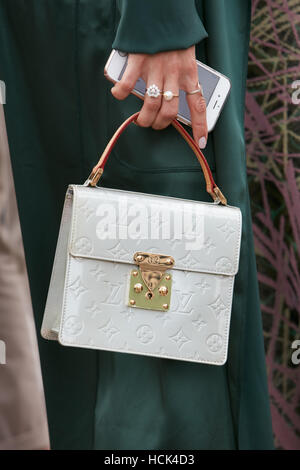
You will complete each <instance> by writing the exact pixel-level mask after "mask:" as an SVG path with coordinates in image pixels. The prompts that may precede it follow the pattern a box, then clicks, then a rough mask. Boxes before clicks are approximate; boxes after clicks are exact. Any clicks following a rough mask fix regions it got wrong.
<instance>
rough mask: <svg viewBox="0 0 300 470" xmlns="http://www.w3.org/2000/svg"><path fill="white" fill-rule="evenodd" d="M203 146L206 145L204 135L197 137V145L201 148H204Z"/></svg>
mask: <svg viewBox="0 0 300 470" xmlns="http://www.w3.org/2000/svg"><path fill="white" fill-rule="evenodd" d="M205 146H206V138H205V137H201V138H200V139H199V147H200V148H201V149H204V147H205Z"/></svg>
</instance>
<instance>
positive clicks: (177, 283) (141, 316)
mask: <svg viewBox="0 0 300 470" xmlns="http://www.w3.org/2000/svg"><path fill="white" fill-rule="evenodd" d="M73 191H74V200H73V208H72V210H70V213H71V216H72V217H71V216H70V219H71V222H72V223H71V234H70V240H69V250H70V251H69V253H65V257H66V258H65V261H64V263H65V268H64V269H65V271H66V274H64V272H62V274H61V275H62V279H64V277H66V282H65V287H64V290H63V292H62V294H63V301H61V304H62V307H60V308H61V312H56V313H55V317H56V315H57V313H59V314H60V316H61V319H60V320H59V319H58V320H59V321H58V323H60V330H59V341H60V342H61V343H62V344H64V345H71V346H79V347H89V348H95V349H103V350H111V351H120V352H126V353H133V354H144V355H150V356H158V357H165V358H171V359H180V360H186V361H193V362H203V363H208V364H217V365H221V364H224V362H225V361H226V357H227V348H228V337H229V325H230V313H231V304H232V293H233V285H234V275H235V274H236V272H237V269H238V260H239V248H240V236H241V214H240V211H239V209H237V208H232V207H222V206H219V205H216V204H211V203H196V202H192V201H185V200H179V199H174V198H162V197H159V198H157V197H156V196H151V195H143V197H138V195H137V193H129V192H124V191H116V190H109V189H105V190H103V189H101V188H93V189H90V188H85V187H82V186H75V187H73ZM120 198H122V200H123V201H124V199H126V203H127V206H128V207H130V204H131V203H137V202H138V204H139V205H140V206H141V207H142V208H143V207H144V208H147V207H148V206H150V204H152V203H155V204H158V202H159V204H160V206H161V207H163V208H168V209H169V210H170V211H171V213H173V214H176V216H177V217H178V214H179V213H180V212H185V211H187V212H188V211H190V212H191V210H192V208H193V205H195V204H197V205H199V204H200V205H201V207H202V210H201V211H200V214H201V217H203V225H202V227H203V242H202V244H200V245H199V246H197V248H196V249H194V250H193V249H186V247H185V239H184V237H183V239H182V240H178V239H175V238H173V239H159V240H157V239H143V238H142V237H140V238H136V239H120V238H118V239H112V240H110V239H100V238H98V236H97V224H98V221H99V217H98V216H97V213H98V208H99V207H100V206H101V204H102V203H103V204H107V203H108V202H110V203H111V204H112V205H115V206H117V203H118V201H119V199H120ZM70 207H71V206H70ZM116 211H117V207H116ZM150 218H151V221H152V222H153V220H155V221H156V222H157V227H158V228H162V227H163V226H164V224H163V223H162V221H161V220H160V219H159V217H158V216H157V215H155V214H154V215H153V214H151V215H149V219H150ZM120 221H121V222H122V226H123V228H124V227H125V228H126V225H127V223H128V221H127V220H126V217H125V216H124V214H122V215H120ZM119 224H120V223H119V220H117V221H116V223H115V225H117V226H118V225H119ZM177 235H178V234H177ZM60 243H62V241H60ZM65 243H66V242H65ZM66 245H67V243H66ZM137 251H144V252H149V253H151V252H153V253H166V254H168V255H169V256H173V257H174V259H175V266H174V268H173V269H172V271H170V272H171V273H172V282H173V287H172V295H171V302H170V308H169V310H168V311H167V312H159V313H158V312H157V311H153V310H146V309H140V308H137V307H135V308H131V307H130V306H127V303H128V291H129V281H130V273H131V271H132V268H133V254H134V253H135V252H137ZM60 262H61V260H60ZM62 282H63V281H62ZM50 290H51V286H50ZM57 305H58V306H59V305H60V304H59V302H57ZM47 316H48V317H49V318H52V317H53V306H52V305H51V304H48V305H47V308H46V312H45V317H46V319H45V320H44V321H45V323H47V324H49V322H50V320H49V318H48V319H47ZM54 320H55V318H54V317H53V322H52V323H53V325H54V324H55V321H54ZM53 331H55V329H54V330H52V332H53ZM48 336H49V335H48Z"/></svg>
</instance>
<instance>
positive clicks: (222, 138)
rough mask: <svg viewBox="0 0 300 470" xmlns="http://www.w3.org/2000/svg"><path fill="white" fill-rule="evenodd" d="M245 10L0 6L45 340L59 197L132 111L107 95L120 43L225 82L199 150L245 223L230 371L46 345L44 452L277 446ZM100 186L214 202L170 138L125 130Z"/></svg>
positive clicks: (106, 3) (209, 5) (23, 207)
mask: <svg viewBox="0 0 300 470" xmlns="http://www.w3.org/2000/svg"><path fill="white" fill-rule="evenodd" d="M119 3H120V4H121V5H120V6H121V20H120V12H119V9H118V4H119ZM250 3H251V2H250V1H246V0H245V1H243V2H241V1H240V0H226V1H225V0H203V1H201V0H198V1H196V7H197V10H198V13H197V10H196V9H195V4H194V1H193V0H188V1H185V2H183V1H182V0H163V1H162V0H152V1H150V0H149V1H147V2H146V1H143V2H142V1H141V0H127V1H123V2H117V3H116V1H115V0H26V1H25V0H1V3H0V64H1V65H0V66H1V71H0V79H2V80H5V82H6V86H7V104H6V106H5V113H6V120H7V127H8V135H9V141H10V148H11V155H12V164H13V170H14V176H15V183H16V191H17V198H18V204H19V210H20V218H21V225H22V230H23V236H24V244H25V251H26V259H27V265H28V272H29V278H30V285H31V292H32V300H33V306H34V311H35V316H36V323H37V329H38V331H39V329H40V325H41V321H42V316H43V309H44V305H45V300H46V295H47V288H48V284H49V278H50V274H51V268H52V262H53V256H54V251H55V246H56V240H57V234H58V228H59V223H60V217H61V210H62V205H63V199H64V193H65V191H66V187H67V185H68V184H69V183H83V181H84V180H85V179H86V177H87V175H88V174H89V172H90V170H91V168H92V166H93V165H94V164H95V162H96V161H97V160H98V156H99V153H100V152H101V151H102V150H103V149H104V146H105V144H106V142H107V141H108V139H109V138H110V137H111V135H112V134H113V132H114V130H115V129H116V128H117V126H118V125H119V124H120V123H121V122H122V121H123V120H124V119H125V118H126V117H128V116H129V115H130V114H131V113H133V112H135V111H137V110H138V109H139V108H140V107H141V101H140V100H139V99H138V98H136V97H134V96H130V97H128V98H127V99H126V100H125V101H124V102H118V101H117V100H115V99H114V98H113V97H112V95H111V93H110V88H111V84H110V83H109V82H108V81H107V80H106V79H105V78H104V76H103V67H104V64H105V62H106V60H107V57H108V55H109V53H110V51H111V48H112V43H113V41H114V43H113V45H114V46H115V47H117V48H120V49H122V50H126V51H128V52H147V53H153V52H156V51H161V50H169V49H176V48H185V47H188V46H190V45H192V44H195V43H198V45H197V57H198V59H200V60H201V61H203V62H205V63H207V64H208V65H210V66H212V67H213V68H215V69H217V70H219V71H220V72H222V73H224V74H225V75H227V76H228V77H229V78H230V79H231V82H232V91H231V95H230V97H229V100H228V101H227V103H226V106H225V108H224V110H223V112H222V115H221V117H220V119H219V121H218V123H217V126H216V128H215V130H214V131H213V132H212V133H211V134H210V136H209V139H208V145H207V148H206V149H205V155H206V157H207V159H208V161H209V163H210V165H211V168H212V171H213V176H214V178H215V179H216V182H217V184H218V186H219V187H220V188H221V190H222V191H223V192H224V194H225V195H226V196H227V198H228V200H229V203H230V204H232V205H237V206H239V207H240V208H241V210H242V214H243V234H242V248H241V261H240V269H239V273H238V275H237V277H236V281H235V291H234V301H233V310H232V323H231V332H230V346H229V357H228V362H227V364H226V365H225V366H222V367H217V366H211V365H201V364H200V365H199V364H194V363H184V362H180V361H174V360H167V359H157V358H149V357H143V356H135V355H127V354H122V353H111V352H102V351H91V350H82V349H76V348H65V347H62V346H61V345H59V344H57V343H54V342H48V341H45V340H43V339H40V353H41V361H42V368H43V375H44V383H45V390H46V400H47V408H48V415H49V425H50V434H51V441H52V447H53V448H56V449H62V448H69V449H71V448H72V449H90V448H94V449H101V448H105V449H142V448H144V449H269V448H272V445H273V444H272V430H271V420H270V411H269V399H268V390H267V382H266V370H265V357H264V347H263V337H262V322H261V312H260V306H259V296H258V285H257V275H256V265H255V255H254V249H253V236H252V228H251V214H250V206H249V195H248V186H247V175H246V160H245V143H244V125H243V119H244V97H245V82H246V73H247V52H248V42H249V25H250ZM200 18H201V19H200ZM203 25H204V26H203ZM101 184H103V185H105V186H110V187H116V188H122V189H129V190H136V191H142V192H149V193H157V194H165V195H171V196H179V197H183V198H190V199H198V200H209V197H208V195H207V194H206V192H205V188H204V179H203V176H202V173H201V169H200V166H199V164H198V162H197V161H196V159H195V157H194V155H193V154H192V152H191V151H190V149H189V148H188V146H187V145H186V143H185V142H184V141H183V139H182V138H181V137H180V136H179V135H177V133H176V131H175V130H174V129H173V128H171V127H170V128H168V129H166V130H164V131H161V132H158V131H154V130H152V129H143V128H139V127H137V126H133V125H132V126H131V127H130V128H129V129H128V130H127V131H126V133H125V134H124V135H123V136H122V138H121V139H120V141H119V143H118V145H117V147H116V150H115V151H114V152H113V154H112V155H111V158H110V161H109V163H108V164H107V167H106V171H105V173H104V176H103V179H102V180H101Z"/></svg>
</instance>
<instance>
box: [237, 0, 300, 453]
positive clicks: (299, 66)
mask: <svg viewBox="0 0 300 470" xmlns="http://www.w3.org/2000/svg"><path fill="white" fill-rule="evenodd" d="M297 80H298V81H299V83H298V85H297V88H298V89H299V88H300V2H299V0H280V1H279V0H278V1H276V0H253V1H252V28H251V42H250V50H249V69H248V85H247V96H246V115H245V127H246V129H245V132H246V142H247V164H248V178H249V187H250V196H251V200H252V218H253V231H254V238H255V249H256V255H257V268H258V279H259V285H260V295H261V308H262V313H263V325H264V337H265V349H266V360H267V369H268V378H269V391H270V396H271V407H272V418H273V429H274V433H275V445H276V447H277V448H279V449H300V400H299V396H300V384H299V378H300V365H294V364H293V363H292V360H291V357H292V353H293V349H292V348H291V344H292V342H293V341H294V340H295V339H300V331H299V323H300V315H299V314H300V264H299V252H300V250H299V248H300V192H299V188H300V103H299V104H296V103H293V102H292V95H293V93H294V92H295V89H294V88H293V87H292V84H293V82H295V81H297ZM298 98H300V93H298ZM293 101H294V100H293ZM249 354H251V351H249Z"/></svg>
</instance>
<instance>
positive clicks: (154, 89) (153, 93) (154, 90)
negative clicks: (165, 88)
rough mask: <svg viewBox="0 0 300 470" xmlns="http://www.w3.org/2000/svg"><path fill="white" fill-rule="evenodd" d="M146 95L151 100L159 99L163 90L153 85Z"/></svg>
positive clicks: (149, 87)
mask: <svg viewBox="0 0 300 470" xmlns="http://www.w3.org/2000/svg"><path fill="white" fill-rule="evenodd" d="M146 93H147V95H148V96H150V98H158V97H159V96H160V95H161V90H160V89H159V88H158V86H157V85H155V83H153V84H152V85H150V86H148V88H147V90H146Z"/></svg>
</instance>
